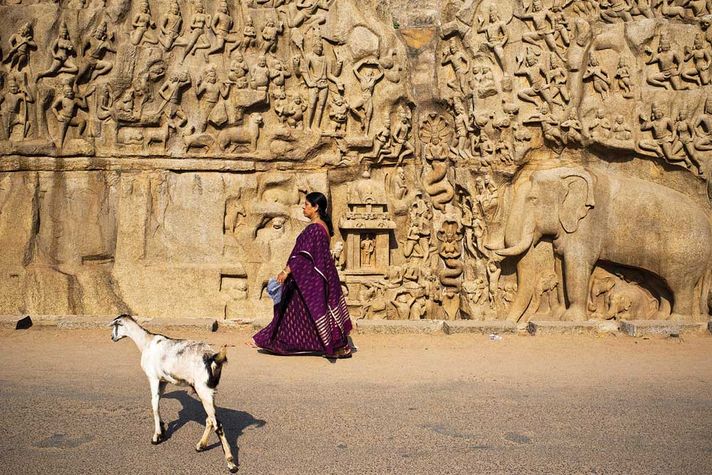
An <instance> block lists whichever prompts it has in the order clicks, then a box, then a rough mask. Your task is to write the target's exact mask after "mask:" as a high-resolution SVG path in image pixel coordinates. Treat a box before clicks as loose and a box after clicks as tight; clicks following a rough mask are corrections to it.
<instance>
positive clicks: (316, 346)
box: [253, 223, 352, 355]
mask: <svg viewBox="0 0 712 475" xmlns="http://www.w3.org/2000/svg"><path fill="white" fill-rule="evenodd" d="M329 241H330V238H329V234H328V233H327V231H326V229H324V227H323V226H322V225H321V224H317V223H312V224H310V225H309V226H307V227H306V229H305V230H304V231H302V233H301V234H300V235H299V237H297V242H296V244H295V245H294V249H293V250H292V253H291V255H290V256H289V261H288V265H289V268H290V269H291V273H290V274H289V277H287V280H286V281H285V282H284V289H283V292H282V301H281V302H280V303H279V304H278V305H275V306H274V318H273V319H272V322H270V324H269V325H267V326H266V327H265V328H263V329H262V330H260V331H259V332H258V333H257V334H256V335H255V336H254V337H253V339H254V341H255V343H256V344H257V346H259V347H260V348H263V349H265V350H268V351H270V352H273V353H277V354H280V355H289V354H295V353H305V352H306V353H310V352H314V353H323V354H326V355H333V354H334V352H335V351H336V350H338V349H340V348H343V347H345V346H346V345H348V339H347V336H348V334H349V332H350V331H351V328H352V326H351V319H350V318H349V311H348V309H347V307H346V300H345V299H344V295H343V293H342V292H341V283H340V282H339V274H338V272H337V270H336V266H335V265H334V260H333V259H332V257H331V253H330V252H329Z"/></svg>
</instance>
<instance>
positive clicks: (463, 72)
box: [440, 42, 470, 93]
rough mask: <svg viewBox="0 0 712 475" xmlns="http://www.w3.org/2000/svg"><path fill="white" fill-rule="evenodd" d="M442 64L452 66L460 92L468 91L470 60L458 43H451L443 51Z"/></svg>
mask: <svg viewBox="0 0 712 475" xmlns="http://www.w3.org/2000/svg"><path fill="white" fill-rule="evenodd" d="M440 64H441V65H442V66H447V65H448V64H449V65H450V66H451V67H452V69H453V72H454V73H455V79H456V80H457V88H453V89H456V90H458V91H460V92H463V93H466V92H467V89H466V87H465V86H467V74H468V73H469V72H470V61H469V60H468V59H467V56H465V53H464V52H463V51H462V50H461V49H460V48H459V46H458V45H457V43H455V42H453V43H450V45H449V47H447V48H446V49H445V51H443V58H442V60H441V61H440Z"/></svg>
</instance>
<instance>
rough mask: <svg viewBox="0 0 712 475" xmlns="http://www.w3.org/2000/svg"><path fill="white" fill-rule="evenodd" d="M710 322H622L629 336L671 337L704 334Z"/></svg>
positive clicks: (624, 331) (622, 329)
mask: <svg viewBox="0 0 712 475" xmlns="http://www.w3.org/2000/svg"><path fill="white" fill-rule="evenodd" d="M709 328H710V322H674V321H668V320H622V321H621V331H622V332H623V333H625V334H626V335H629V336H636V337H638V336H671V335H682V334H690V333H702V332H704V331H705V329H709Z"/></svg>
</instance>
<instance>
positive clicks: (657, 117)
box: [638, 102, 675, 162]
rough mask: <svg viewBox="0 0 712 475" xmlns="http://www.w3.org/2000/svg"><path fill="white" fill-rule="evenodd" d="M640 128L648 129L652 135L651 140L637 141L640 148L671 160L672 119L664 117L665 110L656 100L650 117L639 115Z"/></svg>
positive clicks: (672, 158)
mask: <svg viewBox="0 0 712 475" xmlns="http://www.w3.org/2000/svg"><path fill="white" fill-rule="evenodd" d="M640 120H641V122H642V123H641V125H640V130H641V131H643V132H644V131H646V130H649V131H650V133H651V134H652V135H653V140H649V139H643V140H641V141H640V142H639V144H638V145H639V146H640V148H641V150H646V151H649V152H653V153H655V155H657V156H658V157H659V158H665V159H666V160H668V161H670V162H673V161H675V160H674V156H673V153H672V141H673V126H672V121H671V120H670V119H669V118H668V117H665V112H664V111H663V108H662V106H661V105H660V103H658V102H653V104H652V106H651V115H650V117H647V116H645V115H644V114H641V115H640Z"/></svg>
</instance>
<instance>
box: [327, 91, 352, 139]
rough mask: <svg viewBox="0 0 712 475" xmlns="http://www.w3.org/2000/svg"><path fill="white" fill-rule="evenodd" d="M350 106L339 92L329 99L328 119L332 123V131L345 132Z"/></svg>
mask: <svg viewBox="0 0 712 475" xmlns="http://www.w3.org/2000/svg"><path fill="white" fill-rule="evenodd" d="M350 110H351V107H350V106H349V104H348V103H347V102H346V100H345V99H344V96H342V95H341V94H335V95H334V97H333V98H332V99H331V104H330V109H329V119H331V121H332V122H333V123H334V132H336V133H339V132H341V131H342V129H343V131H344V132H346V125H347V123H348V119H349V111H350Z"/></svg>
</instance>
